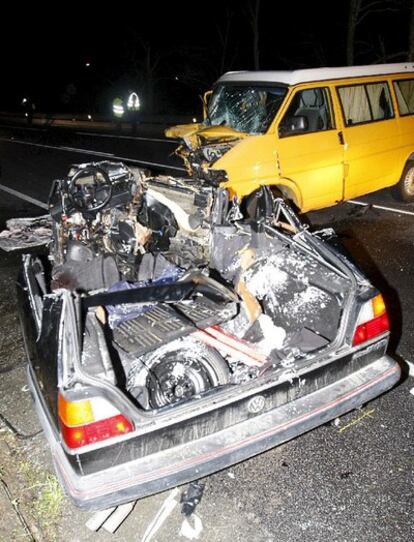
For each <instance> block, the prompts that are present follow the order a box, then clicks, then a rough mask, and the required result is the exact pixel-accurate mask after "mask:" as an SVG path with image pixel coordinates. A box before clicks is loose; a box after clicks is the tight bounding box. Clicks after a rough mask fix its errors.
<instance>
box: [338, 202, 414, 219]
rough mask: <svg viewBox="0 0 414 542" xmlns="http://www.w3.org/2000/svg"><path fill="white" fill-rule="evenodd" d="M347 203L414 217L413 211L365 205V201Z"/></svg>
mask: <svg viewBox="0 0 414 542" xmlns="http://www.w3.org/2000/svg"><path fill="white" fill-rule="evenodd" d="M346 203H351V204H352V205H359V206H360V207H372V208H373V209H381V211H389V212H390V213H396V214H402V215H410V216H414V212H413V211H405V210H403V209H395V208H394V207H387V206H385V205H377V204H371V203H365V202H363V201H358V200H353V199H350V200H347V202H346Z"/></svg>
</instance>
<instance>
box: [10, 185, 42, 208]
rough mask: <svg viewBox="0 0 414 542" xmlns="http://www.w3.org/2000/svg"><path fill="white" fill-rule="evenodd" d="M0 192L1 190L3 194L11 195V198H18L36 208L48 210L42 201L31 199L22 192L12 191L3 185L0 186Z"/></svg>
mask: <svg viewBox="0 0 414 542" xmlns="http://www.w3.org/2000/svg"><path fill="white" fill-rule="evenodd" d="M0 190H3V192H7V193H8V194H11V195H12V196H16V197H17V198H20V199H22V200H24V201H27V202H29V203H32V204H33V205H37V207H41V208H42V209H49V206H48V205H47V204H46V203H43V201H39V200H38V199H35V198H31V197H30V196H28V195H27V194H23V193H22V192H19V191H18V190H14V189H13V188H9V187H8V186H4V185H3V184H0Z"/></svg>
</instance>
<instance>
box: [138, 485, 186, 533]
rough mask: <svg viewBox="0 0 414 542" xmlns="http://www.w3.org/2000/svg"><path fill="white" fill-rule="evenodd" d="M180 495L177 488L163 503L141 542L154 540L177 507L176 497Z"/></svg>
mask: <svg viewBox="0 0 414 542" xmlns="http://www.w3.org/2000/svg"><path fill="white" fill-rule="evenodd" d="M178 493H179V489H178V488H177V487H176V488H175V489H173V490H172V491H171V492H170V494H169V495H168V497H167V498H166V499H165V501H164V502H163V504H162V506H161V508H160V509H159V510H158V512H157V513H156V515H155V517H154V519H153V520H152V521H151V523H150V524H149V525H148V527H147V530H146V531H145V533H144V536H143V537H142V541H141V542H150V540H152V538H153V536H154V535H155V534H156V533H157V532H158V530H159V529H160V528H161V526H162V525H163V523H164V522H165V520H166V519H167V518H168V516H169V515H170V514H171V512H172V511H173V510H174V508H175V507H176V505H177V500H176V497H177V495H178Z"/></svg>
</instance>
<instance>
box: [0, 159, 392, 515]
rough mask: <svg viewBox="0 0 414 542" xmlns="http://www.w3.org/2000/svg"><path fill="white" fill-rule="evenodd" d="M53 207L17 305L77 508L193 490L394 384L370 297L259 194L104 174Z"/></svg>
mask: <svg viewBox="0 0 414 542" xmlns="http://www.w3.org/2000/svg"><path fill="white" fill-rule="evenodd" d="M49 206H50V216H51V218H50V221H49V223H48V224H47V225H46V226H47V227H49V228H50V229H51V231H52V234H51V235H50V236H49V238H48V239H47V241H46V240H45V244H46V245H47V246H48V249H47V251H46V252H47V254H44V253H43V254H42V253H41V252H32V253H27V254H25V255H24V256H23V266H22V272H21V275H20V278H19V281H18V296H19V305H20V308H21V319H22V323H23V332H24V338H25V345H26V350H27V355H28V358H29V365H28V379H29V385H30V389H31V391H32V394H33V397H34V401H35V405H36V409H37V413H38V415H39V418H40V420H41V423H42V426H43V428H44V431H45V434H46V437H47V440H48V442H49V444H50V446H51V449H52V456H53V461H54V464H55V467H56V471H57V474H58V476H59V478H60V480H61V483H62V485H63V486H64V488H65V490H66V491H67V493H68V495H69V496H70V497H71V498H72V499H73V500H74V502H75V503H76V504H77V505H78V506H79V507H81V508H84V509H104V508H108V507H109V506H114V505H118V504H121V503H124V502H128V501H131V500H134V499H137V498H139V497H143V496H146V495H149V494H152V493H156V492H158V491H162V490H164V489H166V488H169V487H173V486H176V485H178V484H181V483H184V482H188V481H191V480H195V479H198V478H200V477H202V476H205V475H207V474H209V473H212V472H214V471H217V470H219V469H222V468H224V467H227V466H229V465H231V464H234V463H235V462H238V461H241V460H243V459H246V458H248V457H251V456H252V455H254V454H257V453H259V452H262V451H264V450H267V449H269V448H271V447H273V446H275V445H277V444H279V443H281V442H284V441H287V440H289V439H291V438H293V437H295V436H297V435H299V434H301V433H303V432H305V431H308V430H309V429H312V428H314V427H316V426H318V425H320V424H322V423H325V422H327V421H329V420H330V419H333V418H336V417H337V416H339V415H341V414H344V413H345V412H348V411H350V410H352V409H354V408H356V407H359V406H361V405H362V404H364V403H366V402H367V401H369V400H370V399H372V398H374V397H376V396H378V395H379V394H381V393H382V392H384V391H386V390H388V389H389V388H390V387H392V386H393V385H394V384H395V383H396V382H397V381H398V379H399V376H400V370H399V366H398V364H397V363H396V362H395V361H394V360H393V359H391V358H390V357H389V356H388V355H387V354H386V348H387V343H388V336H389V323H388V318H387V313H386V309H385V305H384V302H383V299H382V296H381V295H380V294H379V292H378V291H377V290H376V289H375V288H374V287H373V286H372V285H371V284H370V283H369V282H368V281H367V279H366V278H365V277H364V276H363V275H362V274H361V273H360V272H359V271H358V270H357V269H356V267H355V266H354V265H353V264H352V263H351V262H350V261H348V260H347V259H346V257H345V256H344V255H343V254H342V253H341V252H339V251H337V250H336V249H334V248H333V247H332V246H330V244H329V243H328V242H326V241H324V240H322V239H321V238H320V237H318V235H316V234H312V233H310V232H309V231H308V229H307V228H306V227H304V226H303V225H302V223H301V222H300V221H299V219H298V218H297V216H296V215H295V214H294V213H293V211H292V210H291V209H290V207H288V206H287V205H286V204H285V203H284V201H283V200H281V199H276V200H275V199H274V198H273V197H272V195H271V193H270V191H269V190H268V189H267V188H262V189H260V190H258V191H257V192H255V193H254V194H252V195H251V196H249V197H248V198H246V199H245V200H244V201H243V202H242V204H240V202H239V201H237V200H232V199H231V198H229V195H228V193H227V191H226V190H225V189H223V188H217V187H216V186H214V183H207V182H205V181H200V180H197V179H194V178H192V179H187V178H185V179H180V178H172V177H168V176H160V175H159V176H151V175H150V174H149V173H147V172H145V171H143V170H140V169H135V170H131V169H128V168H127V167H125V166H124V165H123V164H120V163H111V162H100V163H90V164H81V165H77V166H73V167H72V169H71V171H70V172H69V175H68V177H66V178H64V179H62V180H58V181H55V183H54V185H53V188H52V191H51V196H50V203H49ZM29 226H30V224H29ZM35 226H36V227H38V226H39V225H38V224H35ZM43 226H45V224H43ZM26 233H27V232H26ZM41 233H43V234H44V233H45V231H44V230H42V232H41ZM5 237H7V241H8V244H9V245H10V243H11V241H12V238H13V236H12V235H9V236H7V235H5ZM29 237H30V235H29ZM0 245H1V238H0Z"/></svg>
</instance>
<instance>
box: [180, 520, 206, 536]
mask: <svg viewBox="0 0 414 542" xmlns="http://www.w3.org/2000/svg"><path fill="white" fill-rule="evenodd" d="M191 521H193V522H194V525H191ZM202 530H203V523H202V521H201V519H200V518H199V516H197V514H192V515H191V516H190V517H189V518H184V520H183V523H182V525H181V529H180V535H181V536H184V537H185V538H187V539H188V540H197V539H198V538H199V536H200V534H201V532H202Z"/></svg>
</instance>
